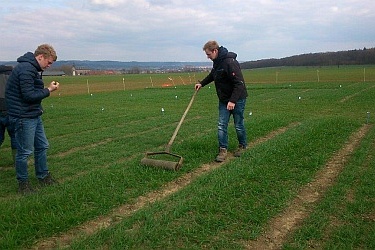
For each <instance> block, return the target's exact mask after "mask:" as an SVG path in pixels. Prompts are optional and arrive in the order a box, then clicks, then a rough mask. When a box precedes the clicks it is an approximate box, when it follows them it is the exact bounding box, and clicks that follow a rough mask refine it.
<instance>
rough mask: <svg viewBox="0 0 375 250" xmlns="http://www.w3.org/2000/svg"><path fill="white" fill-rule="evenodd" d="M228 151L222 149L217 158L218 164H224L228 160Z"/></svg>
mask: <svg viewBox="0 0 375 250" xmlns="http://www.w3.org/2000/svg"><path fill="white" fill-rule="evenodd" d="M227 153H228V152H227V149H226V148H220V150H219V154H218V155H217V156H216V159H215V161H216V162H223V161H225V159H226V158H227Z"/></svg>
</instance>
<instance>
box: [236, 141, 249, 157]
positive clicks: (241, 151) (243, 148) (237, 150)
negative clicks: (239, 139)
mask: <svg viewBox="0 0 375 250" xmlns="http://www.w3.org/2000/svg"><path fill="white" fill-rule="evenodd" d="M245 149H246V147H245V146H244V145H241V144H240V145H238V148H237V149H236V151H234V153H233V155H234V156H235V157H240V156H241V154H242V153H243V151H245Z"/></svg>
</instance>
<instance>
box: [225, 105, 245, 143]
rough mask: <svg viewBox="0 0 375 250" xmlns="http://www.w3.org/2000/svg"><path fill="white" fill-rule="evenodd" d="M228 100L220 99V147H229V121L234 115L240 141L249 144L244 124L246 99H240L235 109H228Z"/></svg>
mask: <svg viewBox="0 0 375 250" xmlns="http://www.w3.org/2000/svg"><path fill="white" fill-rule="evenodd" d="M227 104H228V103H227V102H221V101H219V121H218V139H219V147H220V148H226V149H227V148H228V123H229V118H230V115H233V120H234V127H235V129H236V134H237V140H238V143H239V144H240V145H242V146H244V147H246V146H247V139H246V129H245V125H244V111H245V105H246V99H241V100H238V101H237V103H236V106H234V109H233V110H228V109H227Z"/></svg>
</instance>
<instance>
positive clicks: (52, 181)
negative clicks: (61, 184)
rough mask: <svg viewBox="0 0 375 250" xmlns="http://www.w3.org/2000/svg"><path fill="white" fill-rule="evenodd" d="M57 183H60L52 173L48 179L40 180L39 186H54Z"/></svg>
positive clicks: (48, 175) (47, 176)
mask: <svg viewBox="0 0 375 250" xmlns="http://www.w3.org/2000/svg"><path fill="white" fill-rule="evenodd" d="M57 183H58V182H57V181H56V180H55V179H54V178H53V177H52V175H51V174H50V173H48V174H47V175H46V177H44V178H43V179H39V184H40V185H41V186H50V185H54V184H57Z"/></svg>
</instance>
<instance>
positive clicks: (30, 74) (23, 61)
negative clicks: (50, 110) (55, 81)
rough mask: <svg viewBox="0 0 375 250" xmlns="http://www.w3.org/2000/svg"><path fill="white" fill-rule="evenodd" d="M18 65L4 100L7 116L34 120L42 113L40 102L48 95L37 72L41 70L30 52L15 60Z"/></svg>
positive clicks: (13, 72)
mask: <svg viewBox="0 0 375 250" xmlns="http://www.w3.org/2000/svg"><path fill="white" fill-rule="evenodd" d="M17 62H18V65H17V66H16V67H15V68H14V69H13V71H12V74H11V75H10V77H9V79H8V82H7V85H6V89H5V99H6V105H7V109H8V115H9V116H13V117H18V118H36V117H38V116H40V115H42V113H43V108H42V105H41V102H42V100H43V99H44V98H46V97H48V96H49V95H50V92H49V90H48V89H47V88H44V83H43V81H42V78H41V75H40V74H39V72H42V69H41V68H40V66H39V63H38V61H37V60H36V59H35V56H34V54H33V53H31V52H27V53H26V54H25V55H23V56H21V57H19V58H18V59H17Z"/></svg>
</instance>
